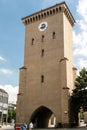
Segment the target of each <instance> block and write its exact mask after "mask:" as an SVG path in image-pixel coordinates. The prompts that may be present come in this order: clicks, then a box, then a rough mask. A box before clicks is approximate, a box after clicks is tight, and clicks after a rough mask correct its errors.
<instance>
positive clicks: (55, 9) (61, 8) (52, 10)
mask: <svg viewBox="0 0 87 130" xmlns="http://www.w3.org/2000/svg"><path fill="white" fill-rule="evenodd" d="M60 12H62V13H64V14H65V15H66V17H67V18H68V20H69V22H70V23H71V25H72V26H73V25H74V23H75V19H74V17H73V16H72V13H71V12H70V10H69V8H68V6H67V4H66V3H65V2H62V3H59V4H56V5H54V6H51V7H49V8H46V9H44V10H41V11H38V12H36V13H34V14H31V15H28V16H26V17H24V18H22V22H23V23H24V24H25V25H27V24H31V23H33V22H35V21H39V20H41V19H44V18H46V17H49V16H51V15H54V14H56V13H60Z"/></svg>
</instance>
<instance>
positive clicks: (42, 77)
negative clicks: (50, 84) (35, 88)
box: [41, 75, 44, 83]
mask: <svg viewBox="0 0 87 130" xmlns="http://www.w3.org/2000/svg"><path fill="white" fill-rule="evenodd" d="M43 82H44V75H41V83H43Z"/></svg>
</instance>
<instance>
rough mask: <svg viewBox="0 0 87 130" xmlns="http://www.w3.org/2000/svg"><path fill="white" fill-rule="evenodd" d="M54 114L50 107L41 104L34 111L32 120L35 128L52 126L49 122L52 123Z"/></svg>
mask: <svg viewBox="0 0 87 130" xmlns="http://www.w3.org/2000/svg"><path fill="white" fill-rule="evenodd" d="M52 115H54V113H53V112H52V111H51V110H50V109H49V108H47V107H45V106H41V107H39V108H37V109H36V110H35V111H34V112H33V114H32V116H31V118H30V122H32V123H33V125H34V128H48V127H51V125H50V124H49V123H51V118H52V120H53V116H52ZM52 122H53V121H52ZM52 126H53V125H52Z"/></svg>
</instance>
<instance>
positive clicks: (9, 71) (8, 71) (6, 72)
mask: <svg viewBox="0 0 87 130" xmlns="http://www.w3.org/2000/svg"><path fill="white" fill-rule="evenodd" d="M0 72H1V73H3V74H12V73H13V71H11V70H9V69H4V68H1V69H0Z"/></svg>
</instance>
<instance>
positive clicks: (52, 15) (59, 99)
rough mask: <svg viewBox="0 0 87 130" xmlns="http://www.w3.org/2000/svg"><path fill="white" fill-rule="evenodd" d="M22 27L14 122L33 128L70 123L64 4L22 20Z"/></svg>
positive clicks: (70, 21) (69, 20) (68, 29)
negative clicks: (22, 63) (22, 35)
mask: <svg viewBox="0 0 87 130" xmlns="http://www.w3.org/2000/svg"><path fill="white" fill-rule="evenodd" d="M22 21H23V23H24V25H25V27H26V28H25V51H24V66H23V67H21V68H20V79H19V94H18V100H17V115H16V122H17V123H27V124H28V125H29V123H30V122H33V123H34V127H35V128H47V127H54V126H56V125H58V124H61V125H62V126H63V127H67V126H69V124H70V118H69V117H70V114H69V103H68V100H69V95H70V94H71V92H72V89H73V86H74V79H75V69H74V68H73V54H72V27H73V25H74V23H75V20H74V18H73V16H72V14H71V12H70V10H69V8H68V7H67V5H66V3H65V2H62V3H60V4H56V5H55V6H52V7H50V8H47V9H44V10H41V11H39V12H37V13H35V14H32V15H30V16H27V17H25V18H23V19H22Z"/></svg>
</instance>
